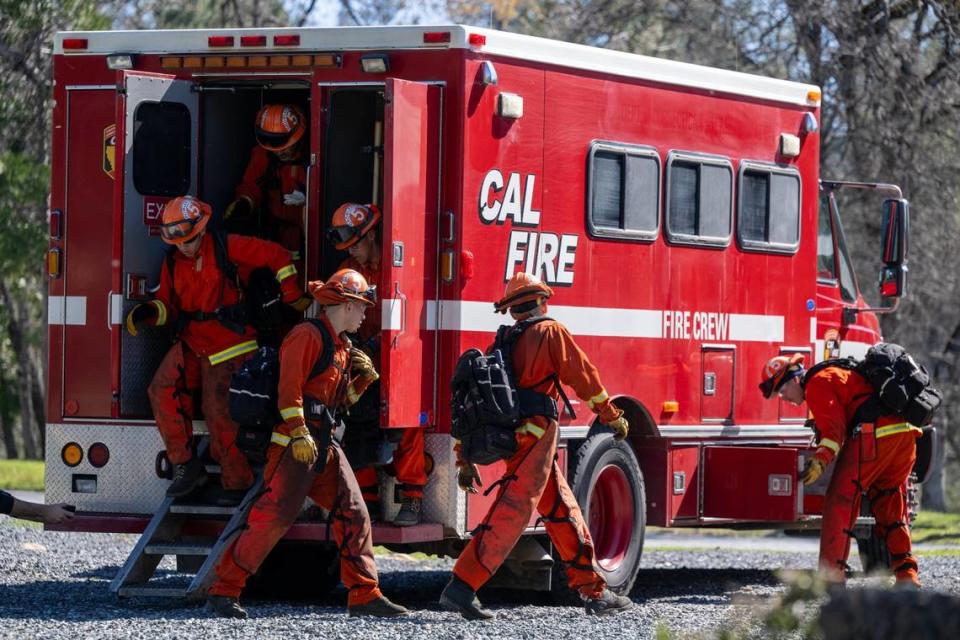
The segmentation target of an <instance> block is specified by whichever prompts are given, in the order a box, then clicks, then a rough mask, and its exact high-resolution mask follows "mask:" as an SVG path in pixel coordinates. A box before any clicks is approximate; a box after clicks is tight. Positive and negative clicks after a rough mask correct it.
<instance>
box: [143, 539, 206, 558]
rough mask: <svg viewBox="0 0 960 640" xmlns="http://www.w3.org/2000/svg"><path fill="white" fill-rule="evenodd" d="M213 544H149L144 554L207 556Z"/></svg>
mask: <svg viewBox="0 0 960 640" xmlns="http://www.w3.org/2000/svg"><path fill="white" fill-rule="evenodd" d="M211 549H213V544H203V543H197V542H156V543H152V544H148V545H147V547H146V549H144V553H149V554H151V555H155V556H206V555H210V550H211Z"/></svg>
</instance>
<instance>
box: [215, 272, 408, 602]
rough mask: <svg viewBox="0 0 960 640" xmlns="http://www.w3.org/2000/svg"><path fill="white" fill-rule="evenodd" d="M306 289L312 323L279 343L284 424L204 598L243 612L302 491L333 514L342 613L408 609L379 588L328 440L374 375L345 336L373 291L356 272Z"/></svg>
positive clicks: (363, 528)
mask: <svg viewBox="0 0 960 640" xmlns="http://www.w3.org/2000/svg"><path fill="white" fill-rule="evenodd" d="M310 291H311V293H312V294H313V297H314V298H316V300H317V301H318V302H319V304H321V305H323V309H322V311H321V313H320V317H319V319H318V320H309V321H306V322H302V323H300V324H298V325H297V326H296V327H294V329H293V330H292V331H291V332H290V333H289V334H288V335H287V337H286V338H284V340H283V344H282V345H281V347H280V382H279V385H278V407H279V408H280V415H281V417H282V418H283V419H284V422H283V424H280V425H278V426H277V427H276V428H275V430H274V432H273V436H272V439H271V444H270V447H269V449H268V451H267V465H266V468H265V470H264V482H265V483H266V486H267V488H266V489H265V491H264V493H263V494H262V495H261V496H260V497H259V498H258V500H257V502H256V503H255V504H254V505H253V507H252V509H251V511H250V515H249V516H248V518H247V524H246V528H245V529H244V530H243V532H242V533H241V534H240V536H239V537H237V538H236V539H235V540H234V541H233V542H232V543H231V544H230V546H229V547H228V548H227V550H226V551H225V552H224V554H223V557H222V558H221V559H220V562H219V563H218V564H217V567H216V574H217V579H216V582H215V583H214V584H213V586H212V587H211V588H210V591H209V594H210V595H209V600H208V602H209V605H210V606H211V608H212V609H213V610H214V612H215V613H216V614H217V615H219V616H224V617H234V618H245V617H247V614H246V612H245V611H244V610H243V609H242V608H241V607H240V603H239V600H238V599H239V597H240V592H241V591H242V590H243V587H244V585H245V584H246V582H247V579H248V578H249V577H250V575H251V574H253V573H255V572H256V571H257V569H258V568H259V567H260V564H261V563H262V562H263V560H264V559H265V558H266V557H267V554H269V553H270V550H271V549H273V547H274V545H276V543H277V541H278V540H280V538H282V537H283V535H284V534H285V533H286V532H287V530H288V529H289V528H290V525H291V524H293V522H294V520H295V519H296V517H297V515H298V514H299V513H300V510H301V508H302V507H303V501H304V498H307V497H309V498H310V499H311V500H313V501H314V502H315V503H316V504H317V505H319V506H320V507H322V508H323V509H326V510H327V511H329V512H330V514H331V518H332V521H333V524H332V529H333V535H334V538H335V540H336V542H337V544H338V545H339V547H340V577H341V580H342V581H343V584H344V586H346V587H347V589H348V595H347V605H348V608H349V613H350V615H351V616H360V615H370V616H379V617H392V616H398V615H403V614H405V613H407V610H406V609H404V608H403V607H401V606H398V605H396V604H394V603H392V602H390V601H389V600H388V599H387V598H386V597H384V596H383V594H382V593H380V589H379V587H378V578H377V568H376V566H375V564H374V561H373V535H372V533H371V529H370V516H369V515H368V514H367V509H366V507H365V506H364V504H363V499H362V498H361V497H360V488H359V487H358V486H357V481H356V478H354V476H353V472H351V471H350V467H349V466H348V464H347V461H346V459H345V457H344V455H343V451H342V450H341V449H340V446H339V444H338V443H337V441H336V440H335V439H334V437H333V430H334V427H335V425H336V424H337V422H338V420H337V418H336V416H337V414H339V413H340V411H341V410H343V409H344V408H345V407H348V406H350V405H351V404H353V403H355V402H356V401H357V399H358V398H359V396H360V394H362V393H363V392H364V390H366V389H367V388H368V387H369V386H370V384H371V383H372V382H373V381H375V380H376V379H377V377H378V375H377V372H376V370H375V369H374V367H373V364H372V362H371V361H370V358H368V357H367V356H366V355H364V354H363V353H362V352H361V351H359V350H357V349H351V347H350V342H349V340H347V339H346V338H345V336H344V334H345V332H347V331H356V329H357V327H359V326H360V323H361V322H362V320H363V315H364V312H365V311H366V309H367V307H369V306H373V305H374V303H375V289H374V288H373V287H369V286H367V282H366V280H364V278H363V276H361V275H360V274H359V273H357V272H355V271H350V270H341V271H338V272H337V273H335V274H334V275H333V276H332V277H331V278H330V280H328V281H327V282H326V284H321V283H319V282H316V283H311V285H310ZM351 373H352V375H351ZM315 570H318V571H325V570H326V569H325V568H324V567H317V568H315Z"/></svg>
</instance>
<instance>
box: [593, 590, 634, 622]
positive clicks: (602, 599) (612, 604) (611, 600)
mask: <svg viewBox="0 0 960 640" xmlns="http://www.w3.org/2000/svg"><path fill="white" fill-rule="evenodd" d="M632 606H633V601H632V600H630V598H628V597H626V596H618V595H617V594H615V593H614V592H613V591H610V589H604V590H603V593H601V594H600V595H599V596H598V597H596V598H592V599H590V600H587V601H586V602H584V603H583V607H584V609H586V610H587V615H588V616H602V615H606V614H608V613H618V612H620V611H623V610H625V609H629V608H630V607H632Z"/></svg>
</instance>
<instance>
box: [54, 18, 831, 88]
mask: <svg viewBox="0 0 960 640" xmlns="http://www.w3.org/2000/svg"><path fill="white" fill-rule="evenodd" d="M431 32H449V33H450V40H449V42H440V43H430V44H427V43H424V37H423V35H424V34H425V33H431ZM285 34H297V35H299V36H300V44H299V46H293V47H279V48H273V47H242V48H241V47H240V46H239V44H240V36H246V35H265V36H268V41H269V37H272V36H274V35H285ZM471 34H479V35H482V36H485V42H484V43H483V44H479V45H474V44H471V42H470V36H471ZM213 35H219V36H223V35H233V36H235V45H236V46H234V47H216V48H211V47H210V46H209V45H208V42H207V38H209V37H210V36H213ZM67 38H83V39H85V40H87V46H86V48H84V49H82V50H68V51H65V50H64V48H63V41H64V40H65V39H67ZM396 49H471V50H474V51H477V52H480V53H484V54H489V55H492V56H504V57H508V58H516V59H520V60H529V61H533V62H539V63H543V64H550V65H556V66H559V67H567V68H571V69H581V70H584V71H591V72H596V73H608V74H612V75H616V76H621V77H625V78H638V79H642V80H648V81H651V82H659V83H663V84H667V85H674V86H680V87H690V88H695V89H702V90H706V91H717V92H722V93H726V94H732V95H739V96H746V97H750V98H758V99H762V100H771V101H774V102H781V103H787V104H793V105H800V106H810V107H815V106H819V104H820V89H819V88H818V87H816V86H815V85H810V84H804V83H800V82H790V81H787V80H777V79H775V78H767V77H764V76H758V75H752V74H748V73H741V72H738V71H727V70H724V69H715V68H713V67H705V66H701V65H695V64H688V63H686V62H675V61H672V60H664V59H662V58H652V57H649V56H641V55H637V54H633V53H624V52H621V51H612V50H609V49H601V48H598V47H590V46H586V45H581V44H571V43H569V42H561V41H559V40H550V39H547V38H537V37H534V36H527V35H520V34H516V33H508V32H505V31H495V30H492V29H483V28H480V27H469V26H463V25H431V26H422V25H418V26H398V27H394V26H389V27H299V28H297V27H290V28H274V29H166V30H154V31H65V32H60V33H58V34H57V35H56V38H55V41H54V53H55V54H58V55H89V54H100V55H105V54H111V53H150V54H178V55H179V54H186V53H219V54H230V53H246V54H250V53H257V52H260V53H262V52H272V51H277V50H279V51H283V52H290V53H295V52H297V51H311V52H314V51H317V52H336V51H364V50H369V51H390V50H396Z"/></svg>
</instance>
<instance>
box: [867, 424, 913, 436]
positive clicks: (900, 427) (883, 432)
mask: <svg viewBox="0 0 960 640" xmlns="http://www.w3.org/2000/svg"><path fill="white" fill-rule="evenodd" d="M907 431H916V432H918V433H922V432H923V430H922V429H920V428H919V427H915V426H913V425H912V424H910V423H909V422H898V423H896V424H888V425H886V426H883V427H880V428H879V429H877V431H876V434H877V437H878V438H885V437H887V436H892V435H896V434H898V433H906V432H907Z"/></svg>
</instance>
